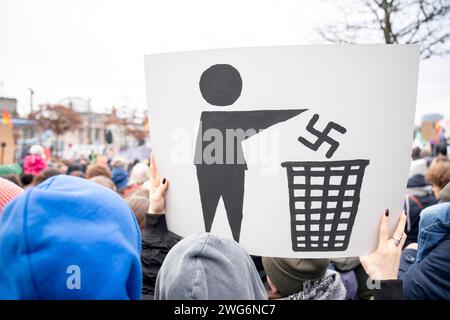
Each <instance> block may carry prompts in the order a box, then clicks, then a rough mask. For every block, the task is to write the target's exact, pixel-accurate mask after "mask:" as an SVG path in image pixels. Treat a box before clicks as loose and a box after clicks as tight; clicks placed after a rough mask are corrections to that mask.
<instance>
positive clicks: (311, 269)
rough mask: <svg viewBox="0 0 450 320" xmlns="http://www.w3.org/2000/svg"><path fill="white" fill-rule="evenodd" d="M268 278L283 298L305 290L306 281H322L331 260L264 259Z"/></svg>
mask: <svg viewBox="0 0 450 320" xmlns="http://www.w3.org/2000/svg"><path fill="white" fill-rule="evenodd" d="M262 263H263V266H264V270H265V271H266V274H267V276H268V277H269V278H270V280H271V281H272V283H273V284H274V285H275V287H276V288H277V289H278V292H279V293H281V295H282V296H283V297H287V296H289V295H291V294H294V293H297V292H299V291H301V290H302V289H303V283H304V282H305V281H314V280H319V279H321V278H322V277H323V276H324V275H325V273H326V271H327V267H328V265H329V263H330V260H329V259H292V258H291V259H288V258H269V257H263V258H262Z"/></svg>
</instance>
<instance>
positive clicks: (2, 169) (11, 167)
mask: <svg viewBox="0 0 450 320" xmlns="http://www.w3.org/2000/svg"><path fill="white" fill-rule="evenodd" d="M22 172H23V171H22V167H21V166H20V165H19V164H18V163H14V164H1V165H0V177H3V176H5V175H8V174H16V175H18V176H20V175H21V174H22Z"/></svg>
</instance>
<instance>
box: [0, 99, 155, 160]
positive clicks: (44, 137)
mask: <svg viewBox="0 0 450 320" xmlns="http://www.w3.org/2000/svg"><path fill="white" fill-rule="evenodd" d="M0 103H1V104H0V110H3V109H4V110H7V111H8V113H9V114H10V116H11V118H12V123H13V125H14V138H15V141H16V161H17V160H18V159H21V158H23V157H24V155H25V154H26V152H27V151H28V149H29V148H30V147H31V145H33V144H40V145H42V146H43V147H45V148H49V149H50V150H52V151H53V155H54V156H55V155H58V156H63V157H65V158H75V157H80V156H83V157H85V156H87V155H88V154H89V153H90V152H91V151H94V152H95V153H103V154H105V155H108V156H113V155H114V154H118V153H127V152H129V150H137V149H139V150H141V149H142V148H145V149H148V150H150V149H149V138H148V120H147V117H146V115H142V116H138V115H137V113H136V111H133V110H130V109H129V108H126V107H123V108H119V109H118V108H114V107H113V108H112V110H111V112H109V113H102V112H94V111H92V108H91V105H90V101H89V100H86V99H82V98H78V97H68V98H64V99H62V100H60V101H59V102H58V104H59V105H64V106H66V107H68V108H70V109H72V110H73V111H75V112H76V113H77V114H78V115H79V116H80V118H81V124H80V125H79V126H77V127H76V128H74V129H73V130H70V131H68V132H65V133H63V134H61V135H60V136H59V137H57V135H56V134H55V133H53V132H52V131H51V130H50V129H45V128H43V127H41V126H40V125H39V123H38V121H35V120H30V119H28V118H20V117H19V114H18V113H17V100H16V99H12V98H0Z"/></svg>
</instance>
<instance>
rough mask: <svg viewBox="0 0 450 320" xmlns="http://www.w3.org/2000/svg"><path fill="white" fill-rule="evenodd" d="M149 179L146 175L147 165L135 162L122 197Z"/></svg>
mask: <svg viewBox="0 0 450 320" xmlns="http://www.w3.org/2000/svg"><path fill="white" fill-rule="evenodd" d="M148 180H149V176H148V165H147V164H146V163H143V162H139V163H137V164H136V165H135V166H134V167H133V168H132V169H131V173H130V179H129V180H128V185H127V187H126V188H125V189H124V190H123V195H124V197H127V196H128V195H130V194H132V193H133V192H134V191H136V190H137V189H139V188H140V187H141V186H142V184H143V183H144V182H146V181H148Z"/></svg>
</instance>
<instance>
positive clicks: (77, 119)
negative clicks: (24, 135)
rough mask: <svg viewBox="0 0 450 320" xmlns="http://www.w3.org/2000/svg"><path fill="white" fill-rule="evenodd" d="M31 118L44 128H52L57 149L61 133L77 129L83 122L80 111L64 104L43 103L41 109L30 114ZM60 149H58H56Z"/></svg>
mask: <svg viewBox="0 0 450 320" xmlns="http://www.w3.org/2000/svg"><path fill="white" fill-rule="evenodd" d="M28 118H29V119H32V120H36V121H37V123H38V124H39V126H40V127H41V128H43V129H44V130H48V129H50V130H51V131H52V132H53V133H54V134H55V135H56V141H57V144H56V145H57V149H58V148H59V140H60V137H61V135H63V134H64V133H66V132H69V131H72V130H75V129H77V128H78V127H79V126H81V125H82V124H83V120H82V119H81V116H80V115H79V114H78V112H76V111H74V110H72V109H71V108H69V107H66V106H64V105H58V104H56V105H51V104H47V105H41V106H39V110H37V111H33V112H32V113H30V114H29V115H28ZM56 151H58V150H56Z"/></svg>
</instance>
